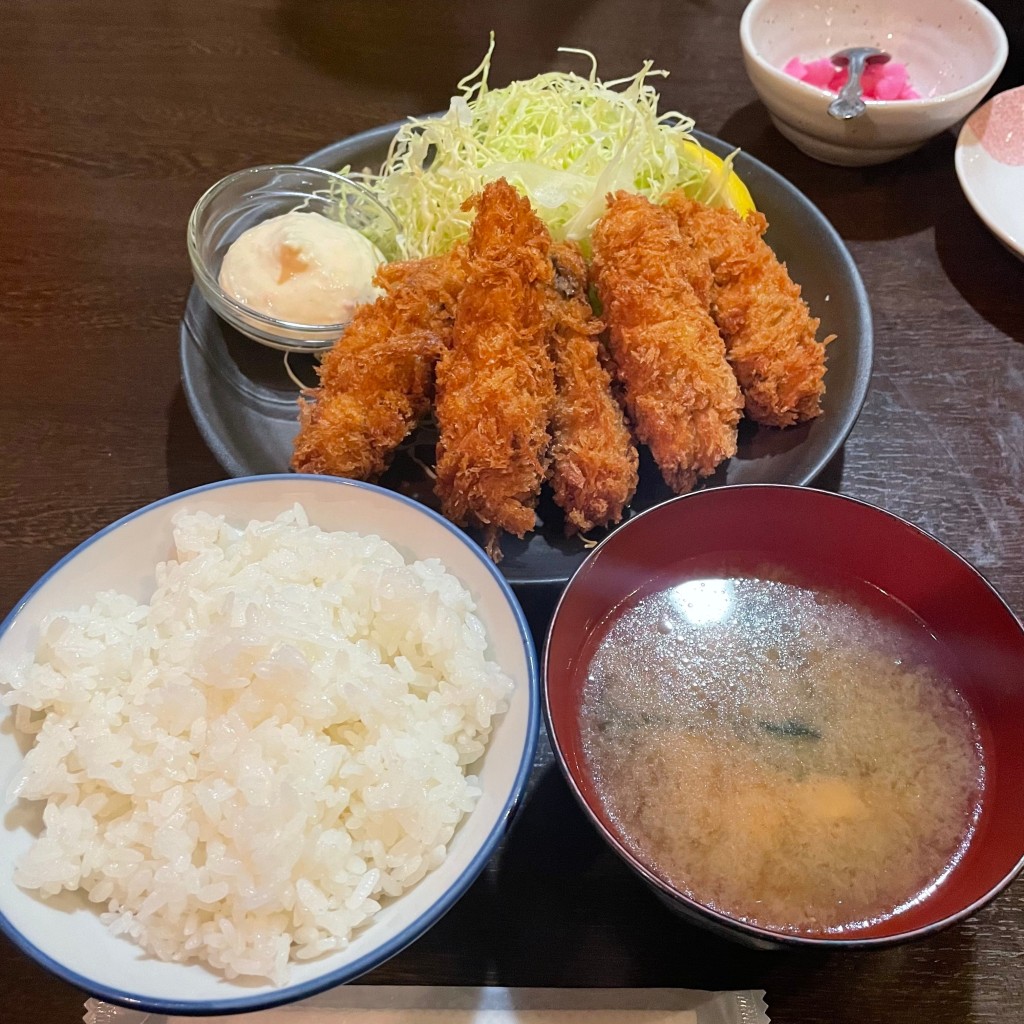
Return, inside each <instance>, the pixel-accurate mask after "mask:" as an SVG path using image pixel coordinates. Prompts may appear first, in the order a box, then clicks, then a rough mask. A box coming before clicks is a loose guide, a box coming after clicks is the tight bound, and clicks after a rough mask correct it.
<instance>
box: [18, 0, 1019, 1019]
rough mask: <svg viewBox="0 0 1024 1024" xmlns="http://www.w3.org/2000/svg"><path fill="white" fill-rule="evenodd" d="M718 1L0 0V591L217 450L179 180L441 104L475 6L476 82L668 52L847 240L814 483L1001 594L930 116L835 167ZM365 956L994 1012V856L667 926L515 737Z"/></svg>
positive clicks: (1007, 911)
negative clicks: (778, 106) (803, 935)
mask: <svg viewBox="0 0 1024 1024" xmlns="http://www.w3.org/2000/svg"><path fill="white" fill-rule="evenodd" d="M634 6H635V7H636V10H635V12H634ZM742 6H743V5H742V0H701V2H699V3H698V2H696V0H692V2H690V0H688V2H683V0H677V2H675V3H671V2H665V3H659V4H650V5H634V4H631V3H629V2H627V0H593V2H589V3H564V4H561V3H551V2H548V0H523V2H520V3H518V4H503V3H500V2H498V0H472V2H470V0H449V2H447V3H444V4H441V3H436V4H429V3H424V2H416V0H395V2H391V3H372V2H369V0H364V2H358V0H346V2H338V3H329V2H324V0H277V2H274V0H234V2H213V0H211V2H209V3H198V2H197V3H188V2H185V0H168V2H165V3H160V4H156V3H146V2H145V0H143V2H142V3H136V4H126V3H121V2H117V0H102V2H101V0H96V2H89V3H77V4H68V3H66V2H62V0H7V2H6V3H4V5H3V6H2V7H0V38H2V39H3V42H4V64H5V65H6V66H7V74H6V75H5V79H6V84H5V86H4V88H3V89H2V90H0V125H2V126H3V127H2V132H0V175H2V179H0V220H2V234H0V237H2V240H3V242H2V246H0V266H2V277H0V282H2V283H0V309H2V310H3V314H2V323H3V327H4V335H3V339H2V344H3V354H4V359H3V367H2V369H3V384H2V402H0V498H2V501H0V524H2V526H0V614H2V613H4V612H6V611H7V610H8V609H9V608H10V607H11V606H12V605H13V604H14V602H15V601H16V600H17V598H18V597H19V596H20V595H21V593H22V592H23V591H24V590H25V589H26V588H27V587H28V586H29V585H30V584H31V583H32V582H33V581H34V580H35V579H36V578H37V577H38V576H39V575H40V574H41V573H43V572H44V571H45V570H46V569H47V568H49V567H50V566H51V565H52V564H53V563H54V562H55V561H56V560H57V559H58V558H59V557H60V556H61V555H63V554H64V553H65V552H66V551H68V550H69V549H70V548H71V547H73V546H74V545H75V544H77V543H78V542H79V541H81V540H83V539H84V538H86V537H87V536H89V535H90V534H91V533H92V532H94V531H95V530H97V529H98V528H100V527H101V526H103V525H105V524H106V523H109V522H111V521H112V520H114V519H115V518H117V517H119V516H121V515H123V514H124V513H127V512H129V511H131V510H133V509H136V508H138V507H139V506H141V505H144V504H146V503H147V502H150V501H153V500H154V499H157V498H160V497H162V496H164V495H166V494H169V493H171V492H174V491H179V490H182V489H184V488H187V487H191V486H194V485H197V484H202V483H205V482H208V481H212V480H216V479H218V478H220V477H221V476H222V475H223V473H222V470H221V469H220V467H219V466H218V465H217V463H216V462H215V461H214V459H213V457H212V456H211V454H210V453H209V451H208V450H207V449H206V447H205V446H204V444H203V442H202V441H201V439H200V437H199V434H198V433H197V431H196V428H195V426H194V425H193V422H192V419H191V417H190V415H189V412H188V410H187V408H186V404H185V400H184V397H183V395H182V390H181V387H180V385H179V380H178V355H177V329H178V320H179V316H180V314H181V310H182V305H183V302H184V299H185V295H186V293H187V291H188V288H189V285H190V274H189V268H188V261H187V258H186V253H185V224H186V220H187V217H188V214H189V210H190V209H191V207H192V204H193V203H194V202H195V200H196V198H197V197H198V196H199V194H200V193H201V192H202V191H203V189H204V188H205V187H206V186H207V185H209V184H211V183H212V182H213V181H215V180H216V179H217V178H219V177H221V176H222V175H223V174H225V173H226V172H228V171H231V170H234V169H237V168H240V167H245V166H248V165H252V164H258V163H266V162H280V161H289V160H293V159H297V158H299V157H301V156H303V155H304V154H306V153H308V152H311V151H312V150H315V149H317V148H319V147H320V146H322V145H324V144H325V143H327V142H329V141H331V140H333V139H336V138H340V137H342V136H346V135H349V134H351V133H353V132H357V131H360V130H362V129H365V128H369V127H371V126H373V125H376V124H379V123H383V122H386V121H391V120H394V119H396V118H399V117H402V116H403V115H406V114H409V113H421V112H425V111H431V110H436V109H438V108H439V107H442V106H444V105H445V103H446V101H447V97H448V96H449V95H450V93H451V91H452V89H453V86H454V83H455V80H456V79H457V78H458V77H459V76H460V75H461V74H462V73H464V72H466V71H468V70H470V69H471V68H473V67H474V66H475V65H476V63H477V61H478V60H479V58H480V56H481V54H482V52H483V50H484V48H485V45H486V37H487V32H488V30H489V29H491V28H494V29H495V30H496V31H497V37H498V49H497V53H496V55H495V60H494V66H493V72H492V81H493V82H494V83H498V84H500V83H503V82H505V81H507V80H508V79H509V78H510V77H513V76H519V77H525V76H529V75H533V74H535V73H537V72H540V71H543V70H545V69H548V68H550V67H551V66H552V65H559V66H564V58H559V57H557V56H556V54H555V48H556V46H558V45H559V44H562V45H568V46H577V47H587V48H590V49H592V50H594V51H596V52H597V53H598V54H599V57H600V68H601V72H602V74H603V75H605V76H606V77H616V76H619V75H622V74H627V73H630V72H633V71H634V70H635V69H636V68H637V67H638V66H639V64H640V62H641V60H643V59H644V58H646V57H650V58H653V59H654V60H655V62H656V64H657V66H659V67H667V68H669V69H670V70H671V71H672V77H671V78H670V79H669V80H668V81H667V82H665V84H664V87H663V91H662V94H663V102H664V105H665V107H667V108H668V107H671V108H676V109H681V110H684V111H687V112H688V113H690V114H691V115H692V116H693V117H695V118H696V121H697V124H698V126H699V127H701V128H703V129H704V130H706V131H709V132H711V133H713V134H716V135H719V136H720V137H722V138H724V139H727V140H729V141H731V142H733V143H735V144H736V145H738V146H742V147H743V148H744V149H746V150H747V151H749V152H751V153H753V154H754V155H755V156H757V157H760V158H761V159H762V160H765V161H766V162H767V163H769V164H770V165H772V166H773V167H775V168H776V169H777V170H779V171H780V172H781V173H782V174H784V175H785V176H787V177H788V178H789V179H790V180H791V181H793V182H794V183H795V184H796V185H797V186H798V187H799V188H801V189H803V190H804V191H805V192H806V193H807V195H808V196H809V197H810V198H811V199H812V200H813V201H814V202H815V203H817V204H818V206H820V207H821V209H822V210H823V211H824V212H825V214H826V215H827V216H828V217H829V218H830V219H831V220H832V222H833V223H834V224H835V226H836V227H837V228H838V230H839V232H840V233H841V235H842V236H843V238H844V239H846V241H847V243H848V244H849V247H850V249H851V251H852V252H853V255H854V257H855V258H856V260H857V262H858V264H859V266H860V268H861V271H862V273H863V276H864V279H865V282H866V284H867V288H868V292H869V294H870V296H871V300H872V303H873V307H874V315H875V328H876V360H875V370H874V379H873V383H872V389H871V394H870V397H869V399H868V402H867V406H866V408H865V409H864V413H863V415H862V416H861V419H860V422H859V424H858V425H857V427H856V429H855V431H854V433H853V435H852V437H851V438H850V440H849V442H848V444H847V445H846V447H845V451H844V452H843V453H842V455H841V456H840V457H839V458H838V459H837V460H835V461H834V463H833V464H832V465H831V466H830V467H829V469H828V470H827V472H826V474H825V476H824V477H823V478H822V480H821V481H820V483H821V485H823V486H827V487H831V488H841V489H842V490H843V491H844V492H846V493H849V494H852V495H855V496H857V497H859V498H864V499H866V500H868V501H871V502H876V503H878V504H880V505H883V506H885V507H886V508H888V509H891V510H892V511H893V512H896V513H898V514H900V515H902V516H905V517H907V518H909V519H910V520H912V521H913V522H915V523H917V524H919V525H920V526H922V527H924V528H925V529H927V530H930V531H932V532H933V533H935V534H936V535H937V536H938V537H940V538H941V539H942V540H943V541H945V542H947V543H948V544H950V545H952V546H953V547H954V548H956V549H957V550H959V551H960V552H962V553H963V554H964V555H966V556H967V557H968V558H970V559H971V560H973V562H974V563H975V564H976V565H977V566H978V567H979V568H980V569H981V570H982V571H983V572H984V573H986V574H987V575H988V576H989V578H990V579H991V580H992V582H993V583H994V584H995V585H996V586H997V587H998V588H999V589H1000V590H1001V591H1002V593H1003V594H1004V596H1005V597H1006V599H1007V600H1008V601H1009V603H1010V605H1011V606H1012V607H1014V608H1015V609H1017V610H1018V611H1019V612H1021V611H1024V532H1022V529H1021V524H1022V517H1024V494H1022V481H1024V305H1022V299H1021V296H1022V293H1024V265H1022V264H1021V263H1019V262H1018V261H1016V260H1015V259H1014V258H1013V257H1012V256H1010V255H1008V254H1007V253H1006V252H1005V251H1004V250H1003V249H1002V248H1000V246H999V244H998V243H997V242H996V241H995V240H994V239H993V238H992V237H991V236H990V235H989V233H988V232H987V231H986V230H985V228H984V227H983V226H982V224H981V223H980V222H979V221H978V219H977V218H976V217H975V215H974V214H973V212H972V211H971V209H970V208H969V206H968V205H967V202H966V201H965V199H964V197H963V195H962V194H961V192H960V189H959V187H958V185H957V181H956V177H955V175H954V172H953V163H952V158H953V144H954V136H953V135H952V134H948V135H945V136H943V137H941V138H939V139H937V140H935V141H934V142H933V143H931V144H929V145H928V146H926V147H925V148H924V149H923V150H921V151H920V152H919V153H917V154H916V155H914V156H911V157H909V158H906V159H904V160H901V161H899V162H897V163H894V164H890V165H888V166H884V167H878V168H869V169H866V170H840V169H835V168H830V167H826V166H824V165H822V164H818V163H815V162H814V161H812V160H810V159H808V158H806V157H804V156H803V155H801V154H800V153H799V152H797V151H796V150H795V149H794V148H793V147H792V146H791V145H790V144H789V143H787V142H786V141H784V140H783V139H782V138H781V136H780V135H778V133H777V132H776V131H775V130H774V128H772V127H771V125H770V124H769V122H768V119H767V116H766V114H765V111H764V108H763V107H762V106H761V105H760V104H759V103H758V102H757V101H756V100H755V97H754V93H753V91H752V89H751V87H750V85H749V83H748V81H747V79H746V76H745V74H744V71H743V67H742V63H741V59H740V52H739V42H738V38H737V26H738V21H739V14H740V10H741V8H742ZM1010 6H1012V5H1010ZM1008 74H1010V75H1016V78H1015V80H1004V84H1006V85H1010V84H1019V83H1020V81H1021V80H1022V79H1024V69H1021V68H1019V67H1018V68H1016V69H1015V70H1011V71H1010V72H1008ZM534 617H535V619H537V620H538V621H542V620H543V612H536V611H535V613H534ZM8 884H9V883H8ZM367 980H369V981H373V982H382V983H384V982H392V983H413V982H417V983H438V984H441V983H445V984H462V983H464V984H502V985H675V986H686V987H706V988H724V987H748V986H757V987H763V988H765V989H767V991H768V998H769V1002H770V1005H771V1009H772V1016H773V1019H774V1020H776V1021H779V1022H782V1024H787V1022H789V1024H796V1022H801V1024H808V1022H813V1021H822V1022H825V1021H829V1022H844V1021H850V1022H854V1021H856V1022H858V1024H859V1022H863V1021H872V1022H888V1021H892V1022H896V1021H900V1022H908V1021H921V1022H925V1021H928V1022H933V1021H967V1020H971V1021H986V1022H993V1024H994V1022H1000V1024H1002V1022H1008V1021H1011V1020H1020V1019H1021V1016H1020V1015H1021V1014H1022V1013H1024V1010H1022V1009H1021V1007H1022V1005H1024V881H1018V882H1017V884H1016V885H1014V886H1012V887H1011V888H1010V889H1009V891H1007V892H1006V893H1004V894H1003V895H1002V896H1001V897H1000V898H999V899H997V900H996V901H995V902H994V903H993V904H992V905H991V906H989V907H988V908H987V909H985V910H983V911H982V912H981V913H979V914H978V915H977V916H976V917H974V918H973V919H971V920H970V921H968V922H967V923H965V924H963V925H961V926H960V927H956V928H953V929H950V930H948V931H946V932H945V933H943V934H940V935H938V936H936V937H934V938H932V939H930V940H927V941H924V942H919V943H916V944H913V945H909V946H906V947H902V948H896V949H891V950H888V951H883V952H876V953H863V954H843V955H834V956H826V955H822V954H816V953H778V954H765V953H751V952H746V951H743V950H741V949H739V948H735V947H733V946H731V945H726V944H724V943H720V942H717V941H715V940H713V939H710V938H709V937H708V936H707V935H705V934H704V933H702V932H699V931H696V930H693V929H691V928H690V927H688V926H686V925H684V924H682V923H680V922H679V921H677V920H676V919H675V918H673V917H672V916H670V915H669V913H668V912H667V911H666V910H664V909H663V908H662V907H661V906H660V905H659V904H658V903H657V902H655V900H654V899H653V897H651V896H650V895H648V893H647V892H646V891H645V890H644V889H642V888H641V886H640V885H639V884H638V883H637V882H635V881H634V880H633V879H632V878H631V876H629V875H628V874H627V873H626V870H625V869H624V868H623V867H622V866H621V865H620V864H619V862H618V861H617V860H615V859H614V858H613V856H612V855H611V854H610V853H609V852H608V851H607V850H606V849H605V848H604V847H603V846H602V844H601V842H600V840H599V839H598V837H597V836H596V834H595V833H594V832H593V830H592V829H591V827H590V826H589V825H588V823H587V822H586V821H585V820H584V819H583V817H582V816H581V814H580V812H579V811H578V810H577V809H576V807H575V805H574V804H573V802H572V799H571V798H570V795H569V792H568V790H567V788H566V786H565V785H564V784H563V782H562V780H561V778H560V776H559V775H558V774H557V772H556V770H555V769H554V767H553V766H552V765H551V764H550V753H549V751H548V750H547V748H546V745H544V744H543V742H542V754H541V756H540V758H539V760H538V765H537V769H536V773H535V776H534V778H533V780H532V791H531V795H530V797H529V800H528V802H527V804H526V806H525V808H524V809H523V811H522V813H521V816H520V818H519V819H518V821H517V823H516V826H515V828H514V830H513V832H512V834H511V835H510V837H509V838H508V840H507V843H506V846H505V848H504V850H503V851H502V853H501V855H500V857H498V858H496V859H495V861H494V862H493V863H492V864H491V866H490V868H489V869H488V871H487V873H486V874H485V876H484V877H482V878H481V879H480V880H479V882H478V883H477V884H476V885H475V886H474V887H473V889H472V890H471V891H470V893H469V894H468V895H467V896H466V897H465V898H464V899H463V900H462V901H461V902H460V903H459V904H458V906H457V907H456V908H455V909H454V910H453V911H452V912H451V913H450V914H449V915H448V916H447V917H446V918H445V919H444V920H443V921H442V922H441V923H440V924H439V925H438V926H437V927H435V928H434V929H433V930H432V931H431V932H430V933H429V934H428V935H426V936H425V937H424V938H422V939H421V940H420V941H419V942H417V943H416V944H415V945H414V946H412V947H411V948H410V949H409V950H408V951H406V952H405V953H403V954H402V955H400V956H398V957H396V958H395V959H394V960H392V961H391V962H390V963H388V964H386V965H385V966H383V967H381V968H380V969H379V970H377V971H375V972H374V973H373V974H372V975H371V976H370V977H369V978H368V979H367ZM82 999H83V996H82V994H81V993H80V992H78V991H76V990H74V989H72V988H70V987H69V986H67V985H65V984H63V983H61V982H59V981H57V980H55V979H54V978H52V977H50V976H49V975H48V974H46V973H45V972H44V971H43V970H42V969H40V968H38V967H36V966H35V965H34V963H32V962H31V961H29V960H28V959H26V958H25V957H24V956H23V955H21V954H20V953H19V952H18V951H17V950H16V949H15V948H14V947H13V946H11V945H10V944H9V943H7V942H5V941H0V1006H2V1007H3V1010H2V1015H3V1018H4V1020H10V1021H11V1022H12V1024H15V1022H17V1024H69V1022H71V1021H75V1020H77V1019H79V1017H80V1014H81V1004H82Z"/></svg>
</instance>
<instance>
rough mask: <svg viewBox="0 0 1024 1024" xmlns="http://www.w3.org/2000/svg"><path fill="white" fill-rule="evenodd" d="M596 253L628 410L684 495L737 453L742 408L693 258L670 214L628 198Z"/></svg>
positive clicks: (600, 231)
mask: <svg viewBox="0 0 1024 1024" xmlns="http://www.w3.org/2000/svg"><path fill="white" fill-rule="evenodd" d="M592 245H593V249H594V261H593V271H594V278H595V281H596V282H597V287H598V292H599V294H600V296H601V301H602V304H603V306H604V316H605V317H606V319H607V320H608V323H609V327H610V332H609V338H610V346H611V353H612V356H613V358H614V360H615V363H616V365H617V367H618V374H619V377H620V379H621V381H622V383H623V385H624V390H625V401H626V408H627V411H628V412H629V415H630V419H631V420H632V422H633V427H634V429H635V431H636V434H637V437H638V438H639V439H640V440H641V441H643V442H644V443H645V444H647V445H649V446H650V449H651V453H652V454H653V456H654V459H655V461H656V462H657V464H658V466H659V468H660V469H661V472H662V475H663V476H664V478H665V481H666V483H667V484H668V485H669V486H670V487H671V488H673V490H675V491H677V492H680V493H682V492H684V491H687V490H689V489H690V488H691V487H693V485H694V483H695V482H696V481H697V479H698V478H700V477H704V476H708V475H710V474H711V473H713V472H714V471H715V468H716V467H717V466H718V465H719V463H721V462H722V461H724V460H725V459H728V458H730V457H731V456H732V455H734V454H735V452H736V428H737V424H738V423H739V418H740V412H741V410H742V408H743V398H742V396H741V395H740V391H739V387H738V385H737V383H736V378H735V376H734V374H733V372H732V369H731V368H730V366H729V364H728V362H727V361H726V358H725V345H724V344H723V342H722V338H721V336H720V335H719V333H718V329H717V328H716V326H715V324H714V322H713V321H712V319H711V317H710V315H709V314H708V311H707V308H706V306H705V305H704V303H703V302H702V301H701V298H700V297H699V296H698V295H697V293H696V292H695V291H694V288H693V286H692V285H691V284H690V276H691V275H690V274H688V273H686V272H685V264H686V261H687V260H688V259H692V258H693V256H692V250H691V249H690V247H689V246H687V245H686V243H685V242H684V241H683V238H682V236H681V235H680V232H679V225H678V223H677V222H676V218H675V216H674V215H673V214H672V213H671V212H670V211H669V210H666V209H664V208H663V207H659V206H655V205H653V204H652V203H651V202H649V201H648V200H647V199H646V198H644V197H643V196H639V195H635V194H631V193H627V192H618V193H616V194H615V196H613V197H611V198H610V200H609V206H608V210H607V212H606V213H605V215H604V216H603V217H602V218H601V220H600V221H599V222H598V223H597V226H596V227H595V229H594V233H593V238H592ZM691 273H692V272H691Z"/></svg>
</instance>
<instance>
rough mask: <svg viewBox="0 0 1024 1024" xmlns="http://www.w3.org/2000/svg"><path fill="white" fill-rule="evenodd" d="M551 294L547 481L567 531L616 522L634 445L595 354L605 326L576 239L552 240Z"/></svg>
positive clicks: (632, 471)
mask: <svg viewBox="0 0 1024 1024" xmlns="http://www.w3.org/2000/svg"><path fill="white" fill-rule="evenodd" d="M551 259H552V263H553V265H554V268H555V278H554V283H553V286H552V288H551V290H550V292H549V293H548V315H549V317H550V321H551V324H550V334H549V339H550V350H551V360H552V362H553V364H554V368H555V402H554V406H553V409H552V413H551V467H550V470H549V472H548V480H549V482H550V484H551V489H552V491H553V492H554V498H555V502H556V504H557V505H558V506H559V508H561V509H562V510H563V511H564V512H565V532H566V534H568V535H570V536H571V535H572V534H574V533H586V532H587V531H588V530H592V529H594V528H595V527H597V526H607V525H608V524H609V523H617V522H618V521H619V520H620V519H621V518H622V512H623V509H624V508H625V507H626V505H627V504H628V503H629V500H630V499H631V498H632V497H633V493H634V491H636V484H637V465H638V458H637V451H636V446H635V445H634V444H633V438H632V436H631V435H630V431H629V427H628V426H627V424H626V419H625V416H624V415H623V412H622V408H621V406H620V405H619V403H618V402H617V401H616V400H615V398H614V397H613V395H612V391H611V376H610V375H609V373H608V371H607V370H606V369H605V368H604V366H602V364H601V360H600V358H599V354H598V353H599V349H598V338H597V336H598V335H599V334H600V333H601V331H602V330H603V329H604V324H602V323H601V321H600V320H598V319H597V318H596V317H595V316H594V315H593V311H592V310H591V308H590V302H589V301H588V299H587V285H588V280H587V265H586V263H585V262H584V260H583V255H582V253H581V252H580V250H579V247H578V246H575V245H572V244H569V243H557V244H555V245H553V246H552V249H551Z"/></svg>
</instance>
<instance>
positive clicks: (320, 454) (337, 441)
mask: <svg viewBox="0 0 1024 1024" xmlns="http://www.w3.org/2000/svg"><path fill="white" fill-rule="evenodd" d="M460 258H461V254H460V253H458V252H455V253H453V254H451V255H450V256H445V257H433V258H431V259H427V260H416V261H410V262H407V263H393V264H390V265H388V266H386V267H382V268H381V270H380V271H379V272H378V275H377V283H378V284H379V285H380V286H381V287H383V288H384V289H385V294H384V295H383V296H381V297H380V298H379V299H377V301H376V302H374V303H372V304H371V305H367V306H363V307H361V308H360V309H359V310H357V311H356V314H355V316H354V317H353V319H352V322H351V323H350V324H349V325H348V327H347V328H346V329H345V333H344V334H343V335H342V336H341V338H340V339H339V341H338V343H337V344H336V345H335V346H334V348H332V349H331V351H330V352H328V353H327V355H326V356H325V357H324V360H323V362H322V363H321V365H320V369H319V375H320V387H318V388H316V389H315V390H313V391H311V392H310V393H309V394H308V395H307V396H305V397H304V398H303V399H301V400H300V402H299V433H298V436H297V437H296V439H295V445H294V451H293V455H292V466H293V468H295V469H296V470H299V471H300V472H305V473H329V474H332V475H334V476H344V477H352V478H355V479H358V480H373V479H376V478H377V477H378V476H380V474H381V473H383V472H384V470H385V469H387V467H388V465H389V463H390V461H391V458H392V456H393V455H394V452H395V449H396V448H397V447H398V445H399V444H401V442H402V440H403V439H404V438H405V437H406V435H407V434H408V433H409V431H410V430H412V428H413V427H414V426H415V425H416V423H417V421H418V420H419V419H420V417H421V416H422V415H423V414H424V413H425V412H426V411H427V409H429V407H430V401H431V397H432V395H433V374H434V364H435V362H436V361H437V358H438V356H439V355H440V353H441V350H442V349H443V348H445V346H446V345H447V344H449V342H450V339H451V330H452V321H453V315H454V313H453V311H454V306H455V301H456V297H457V294H458V289H459V286H460V281H461V274H460V272H459V267H458V264H459V261H460Z"/></svg>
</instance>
